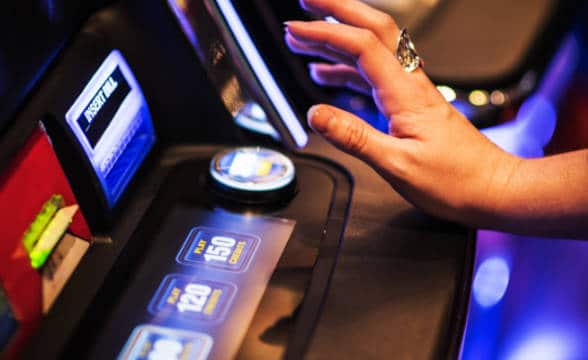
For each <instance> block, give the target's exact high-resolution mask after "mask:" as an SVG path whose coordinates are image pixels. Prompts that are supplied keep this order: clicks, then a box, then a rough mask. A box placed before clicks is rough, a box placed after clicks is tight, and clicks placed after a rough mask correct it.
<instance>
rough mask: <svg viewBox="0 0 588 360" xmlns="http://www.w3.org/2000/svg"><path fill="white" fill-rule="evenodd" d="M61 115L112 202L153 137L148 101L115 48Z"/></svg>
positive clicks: (149, 146) (107, 198)
mask: <svg viewBox="0 0 588 360" xmlns="http://www.w3.org/2000/svg"><path fill="white" fill-rule="evenodd" d="M65 118H66V121H67V123H68V125H69V127H70V129H71V131H72V132H73V134H74V135H75V137H76V139H77V141H78V142H79V145H80V146H81V147H82V149H83V150H84V152H85V154H86V156H87V157H88V159H89V161H90V163H91V165H92V167H93V168H94V171H95V173H96V177H97V178H98V180H99V182H100V184H101V186H102V189H103V192H104V196H105V199H106V202H107V203H108V205H109V206H110V207H112V206H114V205H115V204H116V202H117V200H118V199H119V198H120V196H121V195H122V193H123V192H124V190H125V188H126V186H127V185H128V183H129V182H130V180H131V179H132V177H133V175H134V174H135V172H136V170H137V169H138V167H139V166H140V165H141V163H142V162H143V159H144V158H145V156H146V155H147V153H148V152H149V150H150V149H151V147H152V146H153V144H154V142H155V134H154V130H153V124H152V121H151V114H150V112H149V108H148V106H147V102H146V101H145V98H144V96H143V93H142V91H141V88H140V86H139V83H138V82H137V80H136V79H135V77H134V75H133V73H132V71H131V69H130V67H129V65H128V64H127V62H126V61H125V59H124V58H123V56H122V54H121V53H120V52H119V51H118V50H113V51H112V52H110V54H109V55H108V56H107V57H106V59H105V60H104V62H103V63H102V64H101V65H100V67H99V68H98V69H97V70H96V73H95V74H94V75H93V76H92V78H91V79H90V81H89V82H88V83H87V84H86V86H85V88H84V90H83V91H82V93H81V94H80V95H79V96H78V97H77V99H76V100H75V102H74V104H73V105H72V106H71V108H70V109H69V110H68V112H67V113H66V115H65Z"/></svg>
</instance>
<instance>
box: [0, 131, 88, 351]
mask: <svg viewBox="0 0 588 360" xmlns="http://www.w3.org/2000/svg"><path fill="white" fill-rule="evenodd" d="M53 194H61V195H62V196H63V198H64V199H65V203H66V204H67V205H72V204H75V203H77V200H76V199H75V196H74V194H73V192H72V190H71V187H70V185H69V183H68V181H67V178H66V176H65V174H64V172H63V170H62V168H61V165H60V164H59V161H58V159H57V157H56V156H55V153H54V151H53V148H52V146H51V144H50V142H49V140H48V138H47V136H46V134H45V133H44V132H43V131H41V130H40V129H37V130H35V132H34V133H33V134H32V135H31V136H30V138H29V139H28V141H27V143H26V145H25V146H24V147H23V148H22V149H21V150H20V152H19V153H18V154H17V156H16V157H15V159H13V161H12V163H11V164H10V166H9V167H8V168H7V170H6V171H5V172H4V174H2V176H0V216H1V217H2V226H1V227H0V281H1V282H2V285H3V286H4V289H5V291H6V295H7V297H8V299H9V301H10V303H11V304H12V307H13V311H14V313H15V315H16V317H17V319H18V321H19V323H20V327H19V331H18V334H17V336H16V337H15V338H13V342H12V343H11V346H10V348H9V349H8V352H7V354H6V355H8V357H9V358H10V357H13V356H14V355H15V353H16V351H17V350H18V348H20V347H21V346H22V345H23V344H24V342H25V341H26V339H27V338H28V337H29V336H30V335H31V334H32V332H33V331H34V330H35V329H36V327H37V325H38V322H39V320H40V318H41V306H42V304H41V299H42V296H41V276H40V273H39V272H37V271H35V270H34V269H33V268H32V267H31V265H30V262H29V259H28V255H27V253H26V251H25V249H24V247H23V245H22V241H21V240H22V236H23V234H24V232H25V230H26V229H27V228H28V226H29V225H30V224H31V222H32V221H33V220H34V219H35V216H36V215H37V214H38V213H39V211H40V210H41V208H42V206H43V204H44V203H45V201H47V200H48V199H49V198H50V197H51V195H53ZM69 231H70V232H72V233H74V234H75V235H77V236H78V237H81V238H84V239H90V238H91V233H90V230H89V228H88V225H87V223H86V221H85V219H84V217H83V215H82V213H81V211H78V212H77V214H76V216H75V217H74V220H73V223H72V225H71V227H70V230H69Z"/></svg>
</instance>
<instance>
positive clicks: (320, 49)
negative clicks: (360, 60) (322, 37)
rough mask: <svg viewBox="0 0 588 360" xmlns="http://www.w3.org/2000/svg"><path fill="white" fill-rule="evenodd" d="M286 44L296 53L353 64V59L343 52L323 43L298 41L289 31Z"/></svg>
mask: <svg viewBox="0 0 588 360" xmlns="http://www.w3.org/2000/svg"><path fill="white" fill-rule="evenodd" d="M286 44H288V47H289V48H290V50H292V51H293V52H294V53H296V54H302V55H310V56H318V57H322V58H323V59H325V60H329V61H332V62H336V63H342V64H348V65H354V62H353V59H351V58H350V57H349V56H346V55H345V54H341V53H339V52H336V51H334V50H332V49H329V48H328V47H327V46H325V45H320V44H312V43H308V42H304V41H300V40H298V39H296V38H295V37H294V36H292V35H291V34H289V33H286Z"/></svg>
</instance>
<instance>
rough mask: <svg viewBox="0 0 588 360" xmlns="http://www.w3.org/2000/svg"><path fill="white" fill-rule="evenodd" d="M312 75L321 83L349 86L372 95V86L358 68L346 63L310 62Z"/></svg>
mask: <svg viewBox="0 0 588 360" xmlns="http://www.w3.org/2000/svg"><path fill="white" fill-rule="evenodd" d="M310 76H311V77H312V79H313V80H314V81H315V82H316V83H317V84H319V85H324V86H338V87H347V88H349V89H351V90H354V91H357V92H360V93H362V94H365V95H371V91H372V88H371V87H370V84H368V83H367V81H365V80H364V79H363V78H362V77H361V75H360V74H359V73H358V72H357V70H356V69H355V68H354V67H352V66H349V65H345V64H319V63H312V64H310Z"/></svg>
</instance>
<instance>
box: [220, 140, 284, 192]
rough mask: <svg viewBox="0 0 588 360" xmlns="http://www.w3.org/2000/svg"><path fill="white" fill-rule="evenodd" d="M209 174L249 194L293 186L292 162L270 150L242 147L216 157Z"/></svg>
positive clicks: (223, 183) (228, 185) (222, 182)
mask: <svg viewBox="0 0 588 360" xmlns="http://www.w3.org/2000/svg"><path fill="white" fill-rule="evenodd" d="M210 175H211V176H212V177H213V179H214V180H216V181H217V182H218V183H220V184H221V185H224V186H226V187H228V188H230V189H236V190H241V191H252V192H264V191H276V190H280V189H282V188H284V187H286V186H288V185H290V184H291V183H292V181H294V177H295V169H294V164H293V163H292V160H290V159H289V158H288V157H286V156H285V155H283V154H281V153H279V152H277V151H274V150H270V149H264V148H259V147H244V148H238V149H232V150H227V151H224V152H221V153H219V154H218V155H216V156H215V157H214V158H213V159H212V161H211V163H210Z"/></svg>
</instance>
